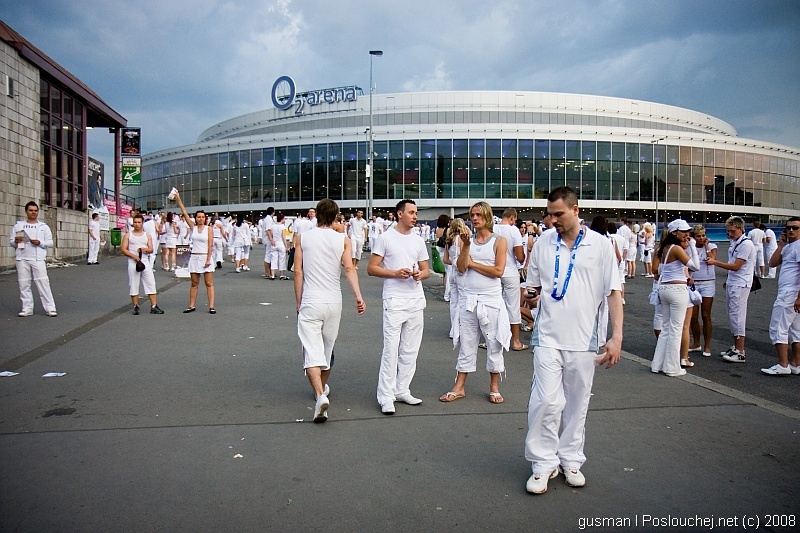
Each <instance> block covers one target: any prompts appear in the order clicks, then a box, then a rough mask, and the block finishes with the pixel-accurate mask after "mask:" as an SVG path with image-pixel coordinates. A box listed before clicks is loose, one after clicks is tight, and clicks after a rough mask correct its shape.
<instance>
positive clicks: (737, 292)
mask: <svg viewBox="0 0 800 533" xmlns="http://www.w3.org/2000/svg"><path fill="white" fill-rule="evenodd" d="M725 294H726V296H727V307H728V324H729V325H730V328H731V333H733V336H734V337H744V335H745V331H746V328H747V300H748V299H749V298H750V288H749V287H735V286H731V284H730V283H729V284H728V285H727V286H726V287H725Z"/></svg>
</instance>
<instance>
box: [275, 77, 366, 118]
mask: <svg viewBox="0 0 800 533" xmlns="http://www.w3.org/2000/svg"><path fill="white" fill-rule="evenodd" d="M363 95H364V91H363V90H362V89H361V87H358V86H356V85H348V86H347V87H333V88H331V89H319V90H316V91H308V92H304V93H298V92H297V88H296V86H295V84H294V80H293V79H292V78H291V77H290V76H281V77H280V78H278V79H277V80H275V83H274V84H273V85H272V104H273V105H274V106H275V107H277V108H278V109H281V110H283V111H285V110H287V109H289V108H291V107H292V106H295V110H294V114H295V115H302V114H303V112H304V109H305V107H306V105H308V106H316V105H320V104H333V103H336V102H355V101H356V100H357V99H358V97H359V96H363Z"/></svg>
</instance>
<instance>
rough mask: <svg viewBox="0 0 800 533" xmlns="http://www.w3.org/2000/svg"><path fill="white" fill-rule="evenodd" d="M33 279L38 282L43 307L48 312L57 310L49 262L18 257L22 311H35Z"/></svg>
mask: <svg viewBox="0 0 800 533" xmlns="http://www.w3.org/2000/svg"><path fill="white" fill-rule="evenodd" d="M31 280H33V282H34V283H36V290H37V291H39V298H41V300H42V307H44V310H45V311H46V312H50V311H55V310H56V302H55V300H53V293H52V291H51V290H50V278H48V277H47V263H45V262H44V261H27V260H20V259H17V282H19V299H20V300H22V311H23V312H25V313H33V290H31Z"/></svg>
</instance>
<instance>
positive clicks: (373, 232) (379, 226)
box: [367, 215, 383, 251]
mask: <svg viewBox="0 0 800 533" xmlns="http://www.w3.org/2000/svg"><path fill="white" fill-rule="evenodd" d="M367 232H368V236H369V249H370V251H371V250H372V249H373V248H374V247H375V240H376V239H377V238H378V236H379V235H380V234H381V233H383V220H381V221H380V222H378V218H377V217H376V216H375V215H372V220H371V221H370V222H369V223H367Z"/></svg>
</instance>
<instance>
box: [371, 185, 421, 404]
mask: <svg viewBox="0 0 800 533" xmlns="http://www.w3.org/2000/svg"><path fill="white" fill-rule="evenodd" d="M396 213H397V225H396V226H395V227H394V228H390V229H389V230H388V231H386V232H385V233H383V234H382V235H381V236H380V237H378V239H377V240H376V241H375V248H374V249H373V250H372V256H371V257H370V259H369V265H368V266H367V273H368V274H369V275H370V276H376V277H379V278H383V353H382V354H381V367H380V371H379V373H378V403H379V404H380V406H381V412H382V413H383V414H385V415H391V414H394V411H395V409H394V402H395V401H400V402H404V403H407V404H409V405H417V404H420V403H422V400H420V399H419V398H415V397H414V396H413V395H412V394H411V389H410V385H411V380H412V379H413V378H414V371H415V370H416V368H417V355H419V346H420V344H421V343H422V330H423V325H424V324H425V319H424V317H423V313H422V310H423V309H425V293H424V292H423V290H422V280H424V279H427V278H428V277H429V276H430V274H431V272H430V269H429V268H428V248H427V247H426V246H425V242H424V241H423V240H422V239H421V238H420V237H419V236H418V235H416V234H415V233H414V232H413V231H412V228H413V227H414V224H416V222H417V206H416V204H415V203H414V201H413V200H401V201H400V202H398V203H397V207H396Z"/></svg>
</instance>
